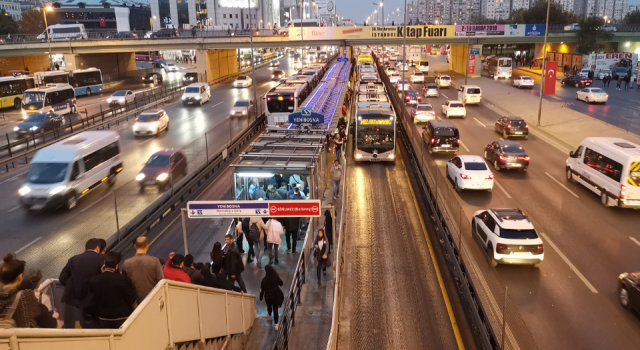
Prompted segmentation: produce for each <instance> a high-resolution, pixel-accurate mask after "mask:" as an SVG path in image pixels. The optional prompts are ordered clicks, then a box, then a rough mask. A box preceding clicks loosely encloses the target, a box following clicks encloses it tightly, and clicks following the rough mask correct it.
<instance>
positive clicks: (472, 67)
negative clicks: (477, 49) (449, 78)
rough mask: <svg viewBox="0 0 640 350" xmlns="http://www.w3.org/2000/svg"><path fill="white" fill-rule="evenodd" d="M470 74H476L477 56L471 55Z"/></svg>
mask: <svg viewBox="0 0 640 350" xmlns="http://www.w3.org/2000/svg"><path fill="white" fill-rule="evenodd" d="M469 74H476V55H469Z"/></svg>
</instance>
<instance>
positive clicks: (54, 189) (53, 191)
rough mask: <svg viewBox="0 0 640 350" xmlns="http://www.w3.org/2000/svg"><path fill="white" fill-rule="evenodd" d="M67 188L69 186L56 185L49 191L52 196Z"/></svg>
mask: <svg viewBox="0 0 640 350" xmlns="http://www.w3.org/2000/svg"><path fill="white" fill-rule="evenodd" d="M66 189H67V186H56V187H54V188H53V189H52V190H51V191H49V195H50V196H55V195H56V194H58V193H60V192H62V191H64V190H66Z"/></svg>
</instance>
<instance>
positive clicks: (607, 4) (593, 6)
mask: <svg viewBox="0 0 640 350" xmlns="http://www.w3.org/2000/svg"><path fill="white" fill-rule="evenodd" d="M628 10H629V0H574V4H573V11H574V13H575V14H576V15H578V16H582V17H590V16H595V17H600V18H603V19H606V20H607V21H609V20H614V21H618V20H621V19H623V18H624V16H625V15H626V14H627V11H628ZM605 16H606V17H605Z"/></svg>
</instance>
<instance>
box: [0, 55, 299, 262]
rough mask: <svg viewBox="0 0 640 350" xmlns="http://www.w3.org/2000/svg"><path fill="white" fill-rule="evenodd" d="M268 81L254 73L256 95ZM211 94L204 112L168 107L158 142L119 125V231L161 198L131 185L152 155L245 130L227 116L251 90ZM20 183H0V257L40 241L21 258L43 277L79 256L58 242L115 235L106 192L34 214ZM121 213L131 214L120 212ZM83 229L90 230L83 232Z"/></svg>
mask: <svg viewBox="0 0 640 350" xmlns="http://www.w3.org/2000/svg"><path fill="white" fill-rule="evenodd" d="M283 61H284V62H283V64H282V68H284V69H285V70H286V71H287V72H289V73H291V72H292V70H291V69H289V68H288V62H286V60H283ZM270 79H271V72H270V70H269V69H268V68H263V69H259V70H256V81H257V82H259V83H258V84H257V89H258V93H259V94H264V93H265V92H266V91H268V90H269V89H270V88H271V86H272V84H271V83H270V82H269V81H270ZM212 94H213V96H215V97H214V99H212V101H211V102H209V103H206V104H205V105H203V106H202V107H188V108H185V107H182V105H181V104H180V103H176V104H173V105H171V106H168V107H166V108H165V110H166V111H167V113H168V114H169V116H170V125H171V127H170V130H169V132H168V133H166V134H161V135H160V136H159V137H157V138H150V139H140V140H135V139H134V138H133V135H132V133H131V125H132V124H133V121H131V122H129V123H128V124H123V125H121V126H120V129H121V130H120V134H121V138H122V150H123V157H124V161H123V164H124V165H125V166H124V170H123V173H121V174H120V176H119V179H118V181H117V183H116V187H115V188H116V192H117V193H118V194H119V193H121V192H125V193H127V195H126V197H125V198H119V199H118V208H119V210H118V214H119V222H120V225H121V226H122V225H124V224H125V223H126V222H128V221H129V220H130V219H131V218H133V217H135V215H136V214H137V213H139V212H140V211H141V210H143V209H144V208H146V206H148V205H149V204H150V203H151V202H152V201H153V200H154V199H155V198H157V197H158V196H159V193H157V192H153V191H145V193H144V194H142V195H141V194H140V193H138V191H137V184H136V183H135V181H133V180H134V178H135V176H136V175H137V174H138V172H139V170H140V169H141V168H142V164H143V163H144V162H145V161H146V160H147V158H148V157H149V156H150V155H151V154H152V153H153V151H155V150H160V149H165V148H180V147H181V146H184V145H185V144H187V143H189V142H190V141H192V140H193V139H194V138H196V137H203V130H208V129H213V130H211V131H210V132H211V134H210V135H209V136H210V137H208V142H209V150H210V152H215V151H216V150H218V149H219V148H220V147H222V146H223V145H224V144H225V143H226V142H228V140H229V138H230V137H231V136H235V135H236V134H237V133H238V132H239V131H240V130H241V129H242V128H243V127H244V126H245V125H246V121H243V120H241V119H242V118H229V111H230V108H231V106H232V105H233V103H234V102H235V100H236V99H237V98H249V97H250V96H252V89H251V88H249V89H246V88H245V89H234V88H232V87H231V83H229V84H225V85H224V86H221V87H220V88H218V89H214V90H213V91H212ZM216 101H218V102H216ZM176 122H177V123H176ZM243 123H244V124H243ZM214 127H215V128H214ZM187 160H188V159H187ZM128 164H130V165H128ZM23 179H24V175H22V176H21V177H20V178H18V179H16V180H14V181H8V182H5V183H0V193H3V194H5V193H6V194H7V200H6V201H3V202H2V203H0V212H6V213H9V211H11V212H10V215H2V216H1V217H0V227H2V234H0V242H2V243H0V246H2V252H0V253H2V254H4V253H6V252H13V251H16V250H19V249H20V247H22V246H24V245H26V244H29V243H30V242H32V241H33V240H35V239H40V241H38V242H37V244H34V245H33V246H30V247H29V248H27V249H26V250H25V253H24V254H30V255H31V257H30V260H29V261H34V264H35V265H36V266H38V267H41V268H45V267H46V270H47V272H50V273H57V272H59V269H61V268H62V266H61V265H63V264H64V261H63V260H64V259H65V257H68V256H70V255H71V254H72V253H73V252H74V251H77V249H76V248H77V247H76V245H75V244H73V245H71V246H64V247H60V244H61V243H62V242H66V243H69V238H70V237H73V239H72V240H73V242H74V243H75V242H77V241H80V242H82V241H83V239H84V235H86V234H93V235H98V236H100V237H108V236H110V235H111V234H113V233H114V232H115V231H116V226H115V218H114V214H113V213H114V207H113V198H112V196H111V195H110V193H111V192H110V189H108V188H101V189H97V190H96V191H93V192H92V193H90V194H89V195H87V197H86V198H83V199H82V200H81V201H79V203H78V206H77V207H76V208H75V210H73V211H71V212H58V211H55V212H42V213H32V212H25V211H24V210H23V209H22V208H20V206H19V202H18V200H19V199H18V196H17V189H18V188H19V187H20V185H21V184H22V181H23ZM122 186H129V187H122ZM121 188H123V189H121ZM124 208H129V209H130V210H124ZM87 226H90V227H91V229H90V230H87ZM81 231H82V232H81ZM42 247H58V248H59V249H60V250H61V251H66V250H68V251H66V252H65V253H61V257H53V256H52V254H51V252H48V254H47V253H45V252H44V251H43V250H42ZM38 252H40V253H38ZM60 259H62V260H60ZM32 266H33V265H32Z"/></svg>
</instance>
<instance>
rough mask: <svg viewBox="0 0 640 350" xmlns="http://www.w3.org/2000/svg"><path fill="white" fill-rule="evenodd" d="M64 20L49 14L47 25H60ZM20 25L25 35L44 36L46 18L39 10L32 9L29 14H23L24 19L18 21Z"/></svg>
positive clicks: (56, 15)
mask: <svg viewBox="0 0 640 350" xmlns="http://www.w3.org/2000/svg"><path fill="white" fill-rule="evenodd" d="M60 23H62V18H61V17H60V15H58V14H57V13H53V12H48V13H47V24H48V25H52V24H60ZM18 25H20V28H22V32H23V33H25V34H42V33H44V29H45V28H44V17H43V16H42V12H40V11H39V10H38V9H35V8H31V9H29V11H27V12H23V13H22V19H21V20H19V21H18Z"/></svg>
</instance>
